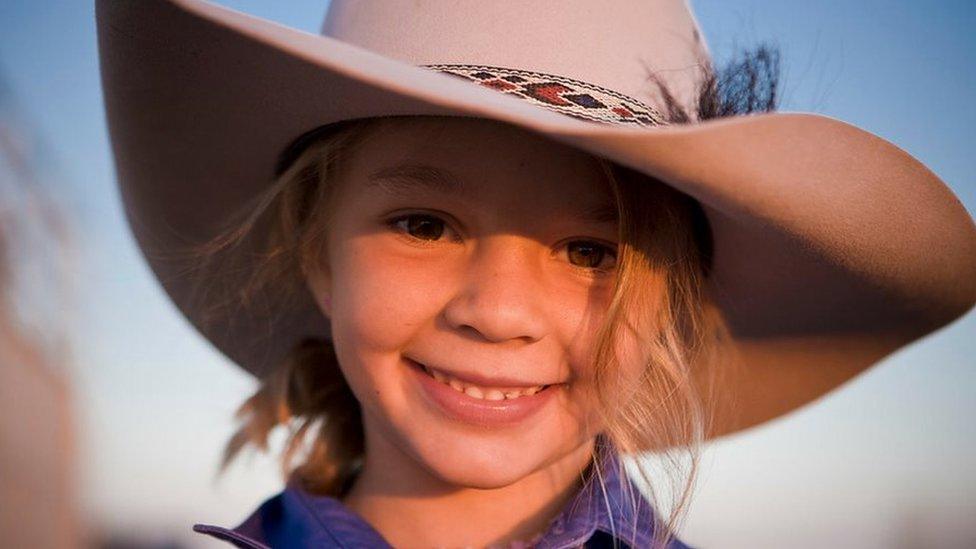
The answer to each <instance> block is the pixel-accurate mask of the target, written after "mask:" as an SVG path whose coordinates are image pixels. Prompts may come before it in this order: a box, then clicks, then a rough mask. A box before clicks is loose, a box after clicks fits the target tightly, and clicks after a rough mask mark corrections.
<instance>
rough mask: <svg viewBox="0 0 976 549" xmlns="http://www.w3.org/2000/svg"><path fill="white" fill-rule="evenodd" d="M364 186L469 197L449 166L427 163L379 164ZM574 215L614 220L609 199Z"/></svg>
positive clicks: (391, 191)
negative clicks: (381, 165)
mask: <svg viewBox="0 0 976 549" xmlns="http://www.w3.org/2000/svg"><path fill="white" fill-rule="evenodd" d="M367 180H368V182H367V186H369V187H375V188H379V189H380V190H382V191H383V192H385V193H387V194H389V195H391V196H394V197H400V198H404V197H411V196H413V194H412V193H415V192H417V191H418V190H420V191H425V190H426V191H432V192H437V193H445V194H454V195H460V196H466V197H470V195H471V193H470V189H469V188H468V187H466V186H465V184H464V181H463V180H462V179H461V178H459V177H457V176H456V175H454V174H453V173H451V172H450V171H449V170H446V169H443V168H437V167H435V166H431V165H429V164H399V165H396V166H389V167H386V168H380V169H379V170H376V171H374V172H372V173H370V174H369V175H368V176H367ZM576 217H577V218H578V219H580V220H582V221H587V222H590V223H601V224H606V223H617V221H618V220H619V216H618V213H617V206H616V204H613V203H611V202H603V203H600V204H598V205H595V206H594V205H591V206H589V207H586V208H583V209H581V210H579V211H577V212H576Z"/></svg>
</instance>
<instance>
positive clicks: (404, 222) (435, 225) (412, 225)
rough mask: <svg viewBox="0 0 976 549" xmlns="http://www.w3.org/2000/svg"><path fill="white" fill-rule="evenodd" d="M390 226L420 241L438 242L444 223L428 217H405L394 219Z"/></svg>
mask: <svg viewBox="0 0 976 549" xmlns="http://www.w3.org/2000/svg"><path fill="white" fill-rule="evenodd" d="M392 224H394V225H396V226H398V227H400V228H401V229H402V230H403V231H404V232H406V233H407V234H409V235H410V236H412V237H414V238H419V239H421V240H438V239H439V238H440V237H441V235H443V234H444V221H442V220H440V219H437V218H436V217H433V216H430V215H419V214H412V215H405V216H402V217H398V218H396V219H394V220H393V222H392Z"/></svg>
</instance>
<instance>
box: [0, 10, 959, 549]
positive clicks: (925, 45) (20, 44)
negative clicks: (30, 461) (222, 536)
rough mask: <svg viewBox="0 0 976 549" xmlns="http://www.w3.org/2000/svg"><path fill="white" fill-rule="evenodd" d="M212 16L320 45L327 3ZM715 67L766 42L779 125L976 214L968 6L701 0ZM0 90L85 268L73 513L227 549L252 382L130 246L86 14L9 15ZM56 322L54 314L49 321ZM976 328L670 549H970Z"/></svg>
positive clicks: (918, 363)
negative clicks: (829, 141)
mask: <svg viewBox="0 0 976 549" xmlns="http://www.w3.org/2000/svg"><path fill="white" fill-rule="evenodd" d="M219 3H221V4H224V5H227V6H229V7H232V8H234V9H238V10H241V11H245V12H248V13H251V14H254V15H257V16H260V17H265V18H268V19H272V20H275V21H278V22H280V23H283V24H286V25H289V26H293V27H296V28H299V29H302V30H306V31H309V32H317V30H318V28H319V25H320V23H321V19H322V16H323V15H324V13H325V9H326V7H327V2H323V1H321V0H319V1H310V0H301V1H299V0H292V1H289V2H280V1H257V0H247V1H246V0H221V1H220V2H219ZM692 6H693V8H694V10H695V12H696V14H697V17H698V20H699V22H700V24H701V26H702V28H703V31H704V35H705V38H706V40H707V42H708V45H709V47H710V48H711V50H712V53H713V55H714V56H715V58H716V60H717V61H718V62H719V64H721V62H722V61H723V60H724V59H727V58H728V57H729V55H730V54H731V53H732V52H733V51H735V50H736V49H738V48H741V47H748V46H755V45H757V44H759V43H760V42H764V41H765V42H768V43H771V44H774V45H777V46H778V47H779V48H780V50H781V55H782V68H783V74H782V84H783V87H782V91H783V96H782V101H781V105H780V110H782V111H805V112H816V113H820V114H824V115H827V116H831V117H834V118H838V119H842V120H845V121H847V122H850V123H852V124H854V125H856V126H859V127H861V128H864V129H866V130H869V131H871V132H874V133H876V134H878V135H880V136H881V137H883V138H885V139H887V140H889V141H891V142H892V143H894V144H895V145H897V146H899V147H901V148H902V149H904V150H906V151H907V152H909V153H910V154H912V155H913V156H915V157H916V158H918V159H919V160H920V161H922V162H923V163H924V164H925V165H927V166H928V167H929V168H930V169H931V170H932V171H934V172H935V173H936V174H937V175H939V176H940V177H941V178H942V179H943V180H944V181H945V182H946V184H947V185H949V186H950V187H951V188H952V190H953V191H954V192H955V193H956V194H957V195H958V196H959V198H960V199H961V200H962V202H963V204H964V205H965V206H966V207H967V209H968V210H969V211H970V213H972V212H973V211H976V210H974V208H976V180H974V179H976V175H974V174H976V155H974V154H973V152H972V151H973V147H974V141H976V140H974V136H976V130H974V128H976V101H974V98H976V70H974V69H976V66H974V59H976V33H973V32H972V29H973V28H974V27H976V3H973V2H971V1H957V2H948V1H943V2H924V3H923V2H907V1H885V2H880V1H859V2H849V1H823V2H801V1H792V0H778V1H765V2H763V1H757V0H752V1H735V2H733V1H729V0H708V1H704V0H698V1H693V2H692ZM0 77H2V78H4V79H5V80H6V85H7V87H8V88H9V92H10V93H11V94H12V96H13V99H14V101H15V102H16V103H17V105H18V106H19V107H20V110H21V116H22V117H23V118H24V119H25V120H27V121H28V123H29V124H30V125H32V127H33V128H34V130H35V131H36V132H37V134H38V135H39V136H40V141H39V142H38V144H37V145H38V148H37V155H38V157H37V160H38V163H39V165H40V166H41V167H42V169H43V171H44V173H45V174H46V175H47V177H48V179H49V180H50V185H51V187H52V189H54V190H55V192H56V193H57V195H58V197H59V199H60V200H61V201H62V202H63V203H64V204H66V205H67V207H68V208H69V213H70V215H71V219H72V223H73V228H74V235H73V237H74V239H75V242H74V246H75V248H76V253H77V255H78V257H79V259H80V262H79V264H78V267H77V269H76V271H75V272H73V273H72V276H73V280H72V288H73V289H72V293H71V295H70V296H68V297H69V299H68V300H67V301H65V302H64V303H63V305H62V306H61V307H59V308H58V309H57V310H58V311H59V313H58V314H59V316H60V318H58V320H59V321H60V322H62V323H63V325H64V326H65V329H66V330H68V332H69V334H70V337H71V347H72V367H73V369H72V376H73V378H74V380H75V382H76V406H77V410H78V416H77V421H78V425H79V430H80V432H81V444H82V456H81V462H80V471H81V472H82V478H83V483H84V503H85V507H86V512H87V513H88V516H89V518H90V520H91V521H92V523H93V524H95V525H96V526H99V527H101V528H105V529H108V530H111V531H114V532H119V533H121V534H126V533H131V534H132V535H138V536H140V537H143V538H152V539H159V540H164V539H172V540H178V541H179V542H181V543H184V544H186V545H188V546H192V547H222V546H224V545H223V544H217V543H213V542H208V541H207V540H206V539H203V537H202V536H199V535H197V534H193V533H192V532H190V525H192V524H193V523H195V522H207V523H212V524H220V525H225V526H232V525H236V524H237V523H238V522H239V521H240V520H241V519H243V518H244V517H245V516H246V515H247V514H249V513H250V511H251V510H253V508H255V507H256V506H257V504H259V503H260V502H261V501H263V499H264V498H266V497H268V496H270V495H272V494H274V493H275V492H277V491H278V490H279V489H280V481H279V480H278V478H277V476H276V474H277V473H276V465H275V463H274V461H273V460H272V459H269V458H267V457H262V456H259V455H255V456H251V457H245V459H243V460H241V461H239V462H238V463H237V464H236V465H235V466H233V467H232V468H231V469H230V471H229V472H228V473H227V474H226V475H225V476H224V477H223V478H222V479H220V480H216V478H215V473H216V468H217V463H218V460H219V457H220V452H221V447H222V445H223V443H224V442H225V440H226V439H227V437H229V435H230V434H231V432H232V429H233V427H234V423H233V421H232V414H233V411H234V409H235V408H236V406H237V405H238V404H239V403H240V402H241V401H243V400H244V399H245V398H246V397H247V396H249V395H250V393H251V392H252V391H253V390H254V388H255V383H254V381H253V380H252V379H251V378H250V377H249V376H248V375H246V374H244V373H243V372H242V371H241V370H239V369H237V368H236V367H235V366H234V365H233V364H232V363H230V362H228V361H227V360H226V359H225V358H224V357H223V356H221V355H219V354H218V353H217V352H216V351H215V350H214V349H213V348H212V347H210V345H209V344H208V343H207V342H206V341H205V340H204V339H202V338H201V337H200V336H199V335H198V334H197V333H196V332H195V331H194V330H193V328H192V327H191V326H190V325H189V324H188V323H187V322H186V321H185V320H184V319H183V318H182V317H181V316H180V315H179V314H178V312H177V311H176V309H175V307H174V306H173V305H172V304H171V303H170V302H169V301H168V298H166V296H165V295H164V294H163V293H162V291H161V289H160V287H159V286H158V284H157V283H156V281H155V279H153V278H152V276H151V273H150V272H149V271H148V269H147V267H146V265H145V264H144V262H143V260H142V257H141V256H140V254H139V252H138V249H137V248H136V247H135V245H134V242H133V240H132V238H131V236H130V234H129V230H128V227H127V226H126V223H125V219H124V216H123V214H122V211H121V209H120V205H119V198H118V195H117V191H116V188H115V184H114V171H113V165H112V158H111V154H110V148H109V144H108V135H107V131H106V126H105V119H104V111H103V107H102V103H101V100H102V97H101V88H100V85H99V76H98V55H97V48H96V36H95V21H94V7H93V4H92V3H91V2H88V1H79V0H72V1H67V0H64V1H50V0H29V1H28V0H13V1H11V0H6V1H4V2H0ZM62 315H63V316H62ZM974 317H976V314H973V313H971V314H969V315H968V316H966V317H964V318H963V319H961V320H959V321H957V322H956V323H954V324H952V325H950V326H948V327H946V328H944V329H942V330H940V331H937V332H935V333H933V334H931V335H929V336H928V337H926V338H924V339H922V340H920V341H918V342H916V343H914V344H912V345H910V346H908V347H906V348H904V349H902V350H900V351H899V352H897V353H895V354H893V355H891V356H889V357H887V358H886V359H885V360H883V361H882V362H880V363H879V364H878V365H877V366H875V367H874V368H872V369H871V370H869V371H868V372H866V373H865V374H863V375H861V376H859V377H858V378H856V379H855V380H853V381H852V382H850V383H848V384H846V385H844V386H843V387H842V388H840V389H839V390H837V391H835V392H833V393H831V394H829V395H827V396H826V397H825V398H822V399H820V400H819V401H817V402H815V403H813V404H811V405H809V406H806V407H804V408H802V409H800V410H798V411H796V412H794V413H791V414H788V415H787V416H784V417H782V418H780V419H778V420H775V421H772V422H769V423H767V424H764V425H762V426H760V427H758V428H755V429H751V430H748V431H746V432H743V433H741V434H739V435H737V436H733V437H730V438H727V439H723V440H721V441H719V442H717V443H715V444H712V445H710V446H709V448H708V451H707V453H706V455H705V466H704V473H703V476H702V478H701V480H700V484H699V490H698V493H697V496H696V499H695V501H694V503H693V507H692V509H691V512H690V514H689V519H688V522H687V524H686V526H685V528H684V530H682V532H681V535H680V537H681V538H682V539H683V540H684V541H686V542H687V543H689V544H691V545H694V546H701V547H752V546H763V547H771V546H790V547H824V546H834V547H839V546H847V547H853V546H857V547H902V548H908V547H922V546H925V547H974V546H976V526H973V523H972V517H973V516H976V467H973V464H974V463H976V433H974V427H973V424H972V418H973V417H976V398H974V397H976V368H974V366H976V359H974V356H976V338H974V337H973V336H974V335H976V318H974Z"/></svg>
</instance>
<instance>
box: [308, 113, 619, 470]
mask: <svg viewBox="0 0 976 549" xmlns="http://www.w3.org/2000/svg"><path fill="white" fill-rule="evenodd" d="M337 185H338V187H337V188H336V193H337V195H336V197H335V201H334V204H333V209H334V213H333V215H332V222H331V227H332V228H331V232H330V234H329V239H328V249H327V258H328V261H327V265H322V267H321V268H322V271H321V272H320V273H317V274H314V275H313V276H312V277H310V280H309V284H310V287H311V288H312V291H313V293H314V294H315V296H316V298H317V300H318V302H319V304H320V306H321V307H322V309H323V312H324V313H325V314H326V315H327V316H328V317H329V318H330V319H331V324H332V334H333V339H334V342H335V348H336V353H337V355H338V357H339V361H340V364H341V367H342V370H343V373H344V375H345V376H346V379H347V380H348V382H349V385H350V386H351V388H352V390H353V392H354V393H355V395H356V397H357V399H358V400H359V401H360V403H361V404H362V406H363V412H364V423H365V429H366V433H367V441H369V440H371V439H372V440H382V441H383V445H384V446H385V447H388V448H391V449H395V452H394V451H393V450H391V451H390V452H391V453H396V452H399V453H401V456H400V458H401V459H412V460H414V461H415V462H416V463H417V464H418V465H419V466H420V467H422V468H423V469H426V470H427V471H428V472H430V473H431V474H432V475H434V476H435V477H437V478H439V479H441V480H443V481H446V482H448V483H451V484H455V485H459V486H477V487H484V488H488V487H497V486H504V485H507V484H510V483H512V482H515V481H517V480H518V479H520V478H523V477H525V476H526V475H528V474H531V473H533V472H535V471H539V470H540V469H542V468H544V467H546V466H548V465H551V464H553V463H555V462H557V461H558V460H560V459H561V458H563V457H565V456H568V455H570V454H571V453H572V452H573V451H574V450H578V449H579V448H581V447H582V445H584V444H586V443H588V442H590V441H591V440H592V437H593V436H594V435H595V434H596V433H597V432H598V431H599V427H598V426H597V425H596V421H597V420H596V415H595V408H594V407H595V400H594V398H593V396H592V393H591V390H592V389H591V382H590V381H589V376H590V369H589V367H588V364H589V362H590V360H589V359H590V355H589V353H590V352H591V350H592V349H591V348H592V343H593V341H594V338H595V335H596V329H597V328H598V326H599V323H600V321H601V320H602V319H603V315H604V312H605V310H606V307H607V304H608V301H609V298H610V295H611V291H612V287H613V276H614V271H615V252H616V240H617V222H616V220H615V218H614V214H615V211H616V208H615V205H614V202H613V197H612V195H611V191H610V189H609V187H608V185H607V183H606V182H605V177H604V175H603V172H602V171H601V169H600V167H599V165H598V163H597V161H596V159H595V158H593V157H592V156H589V155H587V154H585V153H583V152H581V151H579V150H577V149H573V148H571V147H568V146H563V145H560V144H558V143H556V142H553V141H550V140H548V139H545V138H543V137H540V136H536V135H534V134H531V133H528V132H525V131H522V130H518V129H516V128H512V127H508V126H504V125H502V124H499V123H493V122H489V121H486V120H479V119H464V118H453V119H450V118H449V119H444V118H428V119H415V118H414V119H406V118H404V119H397V120H394V121H393V123H391V124H390V125H388V126H386V127H384V128H381V129H380V130H379V131H378V132H376V133H375V134H372V135H371V136H370V138H369V139H367V140H366V141H365V142H363V143H362V144H361V146H360V147H359V148H358V149H357V150H356V152H355V153H354V154H353V155H352V156H351V157H349V158H348V159H347V161H346V165H345V171H344V172H343V177H342V179H341V181H339V182H337ZM418 363H419V364H422V365H427V366H429V367H430V368H433V369H436V370H440V371H442V372H447V373H454V374H456V375H458V376H464V375H467V376H469V377H470V376H478V377H479V378H480V380H481V381H483V384H484V385H485V386H512V385H518V386H525V387H529V386H532V385H551V386H550V387H548V388H546V389H545V391H551V394H549V395H548V397H546V398H545V399H544V404H542V405H541V406H539V407H538V408H537V409H535V410H534V411H533V412H532V413H531V414H528V415H527V416H526V417H522V418H520V419H518V420H516V421H508V422H506V423H504V424H493V423H491V421H488V422H477V421H471V420H470V418H468V419H465V418H463V417H458V416H457V415H452V413H450V411H449V410H445V408H443V406H442V405H441V404H439V402H438V401H437V399H436V398H432V397H431V394H430V386H429V382H432V381H433V380H432V379H431V378H429V377H427V378H424V379H421V378H422V377H423V376H427V374H426V373H424V371H423V369H422V368H420V367H418ZM434 383H439V382H434ZM447 389H448V390H449V391H454V389H450V388H449V387H447ZM454 394H455V395H456V396H458V397H465V398H471V397H468V395H464V394H461V393H457V392H456V391H455V393H454ZM540 394H541V393H540ZM442 396H443V395H442ZM535 396H536V397H538V395H535ZM448 398H450V395H448ZM519 398H524V397H519ZM504 402H505V401H502V403H504ZM376 437H379V438H376ZM368 444H369V442H368ZM373 446H374V447H371V448H370V449H369V451H370V452H374V451H379V450H378V446H379V445H376V444H374V445H373ZM388 458H389V459H390V460H394V459H397V457H396V456H393V455H391V456H388Z"/></svg>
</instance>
